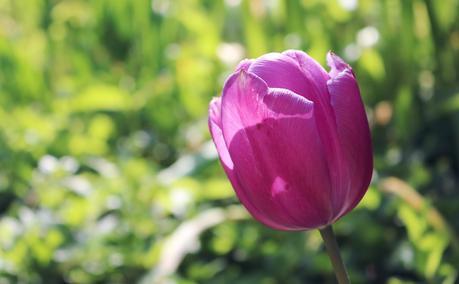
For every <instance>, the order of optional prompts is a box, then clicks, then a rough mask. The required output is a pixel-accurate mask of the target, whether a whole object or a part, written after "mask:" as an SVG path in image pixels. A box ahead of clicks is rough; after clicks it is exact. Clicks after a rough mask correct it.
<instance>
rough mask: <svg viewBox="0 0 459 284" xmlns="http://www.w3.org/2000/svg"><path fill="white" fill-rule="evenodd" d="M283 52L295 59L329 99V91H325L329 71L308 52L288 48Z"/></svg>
mask: <svg viewBox="0 0 459 284" xmlns="http://www.w3.org/2000/svg"><path fill="white" fill-rule="evenodd" d="M282 54H283V55H287V56H289V57H291V58H292V59H294V60H295V61H296V62H297V64H298V66H299V67H300V70H301V71H302V72H303V73H304V74H305V76H306V77H308V78H310V80H311V81H312V82H313V83H314V84H315V86H316V88H317V90H318V91H319V92H320V93H321V95H322V96H325V97H326V99H327V100H328V99H329V98H328V92H324V90H326V84H327V81H328V79H330V77H329V75H328V73H327V71H325V69H324V68H323V67H322V66H321V65H320V64H319V63H317V61H315V60H314V59H313V58H312V57H311V56H309V55H308V54H307V53H306V52H303V51H300V50H287V51H284V52H282Z"/></svg>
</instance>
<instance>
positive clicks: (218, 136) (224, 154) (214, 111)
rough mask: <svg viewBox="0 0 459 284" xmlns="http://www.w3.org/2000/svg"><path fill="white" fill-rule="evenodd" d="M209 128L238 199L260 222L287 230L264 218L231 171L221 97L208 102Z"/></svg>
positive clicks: (231, 162)
mask: <svg viewBox="0 0 459 284" xmlns="http://www.w3.org/2000/svg"><path fill="white" fill-rule="evenodd" d="M209 130H210V134H211V136H212V140H213V141H214V144H215V146H216V148H217V152H218V155H219V157H220V162H221V163H222V166H223V170H224V171H225V173H226V175H227V176H228V179H229V180H230V182H231V185H232V186H233V188H234V189H235V191H236V194H237V196H238V198H239V200H240V201H241V202H242V203H243V204H244V205H245V207H246V208H247V210H248V211H249V212H250V213H251V214H252V216H254V218H256V219H257V220H259V221H260V222H262V223H264V224H266V225H268V226H270V227H272V228H275V229H278V230H287V229H288V228H286V227H285V226H283V225H278V224H277V223H274V222H272V221H271V220H270V219H268V218H266V217H265V216H264V214H261V213H260V212H259V210H258V209H257V208H256V207H255V206H254V205H253V204H252V202H251V201H249V200H248V199H247V197H246V193H245V192H244V191H243V190H242V187H241V185H240V184H239V181H238V179H237V177H236V176H235V173H234V171H233V161H232V160H231V157H230V156H229V153H228V148H227V147H226V144H225V141H224V139H223V133H222V130H221V98H214V99H213V100H212V101H211V103H210V106H209Z"/></svg>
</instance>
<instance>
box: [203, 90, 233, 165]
mask: <svg viewBox="0 0 459 284" xmlns="http://www.w3.org/2000/svg"><path fill="white" fill-rule="evenodd" d="M209 130H210V134H211V136H212V139H213V141H214V144H215V147H216V148H217V152H218V154H219V156H220V160H221V162H222V164H223V166H224V167H227V168H228V169H230V170H232V169H233V161H231V157H230V156H229V153H228V149H227V147H226V144H225V140H224V138H223V133H222V130H221V98H213V99H212V101H211V102H210V105H209Z"/></svg>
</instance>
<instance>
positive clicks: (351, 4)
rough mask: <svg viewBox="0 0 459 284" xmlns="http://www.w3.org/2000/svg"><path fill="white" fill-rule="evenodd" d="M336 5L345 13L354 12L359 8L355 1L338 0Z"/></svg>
mask: <svg viewBox="0 0 459 284" xmlns="http://www.w3.org/2000/svg"><path fill="white" fill-rule="evenodd" d="M338 3H339V4H340V5H341V7H343V8H344V9H345V10H347V11H354V10H355V9H357V7H358V6H359V2H358V1H357V0H338Z"/></svg>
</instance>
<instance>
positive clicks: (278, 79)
mask: <svg viewBox="0 0 459 284" xmlns="http://www.w3.org/2000/svg"><path fill="white" fill-rule="evenodd" d="M248 72H250V73H253V74H255V75H257V76H258V77H260V78H261V79H263V81H265V82H266V84H267V85H268V87H269V88H283V89H288V90H291V91H292V92H295V93H297V94H299V95H301V96H303V97H305V98H307V99H309V100H312V101H314V97H315V95H314V94H313V93H312V92H313V91H314V89H313V87H312V86H311V84H312V82H311V81H309V80H308V79H307V78H306V77H305V76H304V74H303V72H302V71H301V70H300V69H299V66H298V64H297V62H296V61H295V60H294V59H293V58H291V57H290V56H287V55H284V54H281V53H268V54H265V55H263V56H261V57H259V58H257V59H256V60H254V61H253V62H252V64H251V65H250V67H249V68H248Z"/></svg>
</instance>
